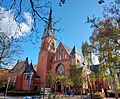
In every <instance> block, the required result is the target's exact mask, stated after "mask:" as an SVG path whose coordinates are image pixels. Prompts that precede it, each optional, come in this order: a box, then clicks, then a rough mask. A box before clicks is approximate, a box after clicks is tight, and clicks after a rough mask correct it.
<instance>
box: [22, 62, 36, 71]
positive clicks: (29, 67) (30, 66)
mask: <svg viewBox="0 0 120 99" xmlns="http://www.w3.org/2000/svg"><path fill="white" fill-rule="evenodd" d="M31 71H32V72H35V70H34V68H33V64H32V62H31V63H30V65H28V66H27V68H26V69H25V71H24V73H30V72H31Z"/></svg>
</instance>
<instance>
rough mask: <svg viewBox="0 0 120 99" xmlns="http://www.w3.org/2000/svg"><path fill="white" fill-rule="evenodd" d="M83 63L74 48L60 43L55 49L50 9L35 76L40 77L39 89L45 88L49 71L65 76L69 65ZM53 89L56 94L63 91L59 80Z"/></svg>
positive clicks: (80, 64) (54, 35)
mask: <svg viewBox="0 0 120 99" xmlns="http://www.w3.org/2000/svg"><path fill="white" fill-rule="evenodd" d="M83 61H84V60H83V56H82V55H80V54H79V52H78V51H77V49H76V47H75V46H74V47H73V48H69V47H68V46H66V45H65V44H63V43H62V42H60V43H59V45H58V47H57V48H56V34H55V30H54V26H53V20H52V9H50V14H49V18H48V23H47V24H46V27H45V29H44V33H43V36H42V38H41V47H40V52H39V55H38V66H37V74H38V75H39V76H40V88H41V87H46V84H45V83H46V73H47V71H49V70H50V69H52V71H53V73H55V74H56V75H60V76H61V75H65V76H67V75H69V71H70V65H77V66H83V64H82V63H83ZM86 70H87V68H86ZM86 85H87V84H86ZM53 88H54V90H55V91H57V92H60V91H61V90H64V86H63V82H62V81H61V79H57V80H56V81H55V82H54V86H53Z"/></svg>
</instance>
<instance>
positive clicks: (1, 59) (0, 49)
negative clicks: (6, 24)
mask: <svg viewBox="0 0 120 99" xmlns="http://www.w3.org/2000/svg"><path fill="white" fill-rule="evenodd" d="M20 52H22V50H21V48H20V45H19V44H18V42H17V39H16V38H14V37H10V36H9V35H7V33H4V32H0V66H4V65H9V64H11V63H12V62H13V60H15V58H16V57H15V56H17V55H19V54H20Z"/></svg>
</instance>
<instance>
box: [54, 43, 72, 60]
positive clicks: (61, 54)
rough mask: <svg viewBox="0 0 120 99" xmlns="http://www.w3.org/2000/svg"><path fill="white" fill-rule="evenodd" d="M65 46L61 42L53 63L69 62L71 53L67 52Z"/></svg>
mask: <svg viewBox="0 0 120 99" xmlns="http://www.w3.org/2000/svg"><path fill="white" fill-rule="evenodd" d="M66 48H67V47H66ZM66 48H65V47H64V45H63V44H62V43H61V42H60V44H59V46H58V48H57V50H56V52H55V56H54V58H53V61H54V62H55V61H61V60H68V59H70V56H69V52H68V50H66Z"/></svg>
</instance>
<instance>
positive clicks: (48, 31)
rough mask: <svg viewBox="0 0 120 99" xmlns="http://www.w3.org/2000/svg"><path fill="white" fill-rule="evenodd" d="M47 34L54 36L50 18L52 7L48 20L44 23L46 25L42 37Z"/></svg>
mask: <svg viewBox="0 0 120 99" xmlns="http://www.w3.org/2000/svg"><path fill="white" fill-rule="evenodd" d="M47 36H51V37H53V38H55V30H54V27H53V20H52V7H50V13H49V17H48V22H47V23H46V27H45V29H44V33H43V36H42V39H43V38H44V37H47Z"/></svg>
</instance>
